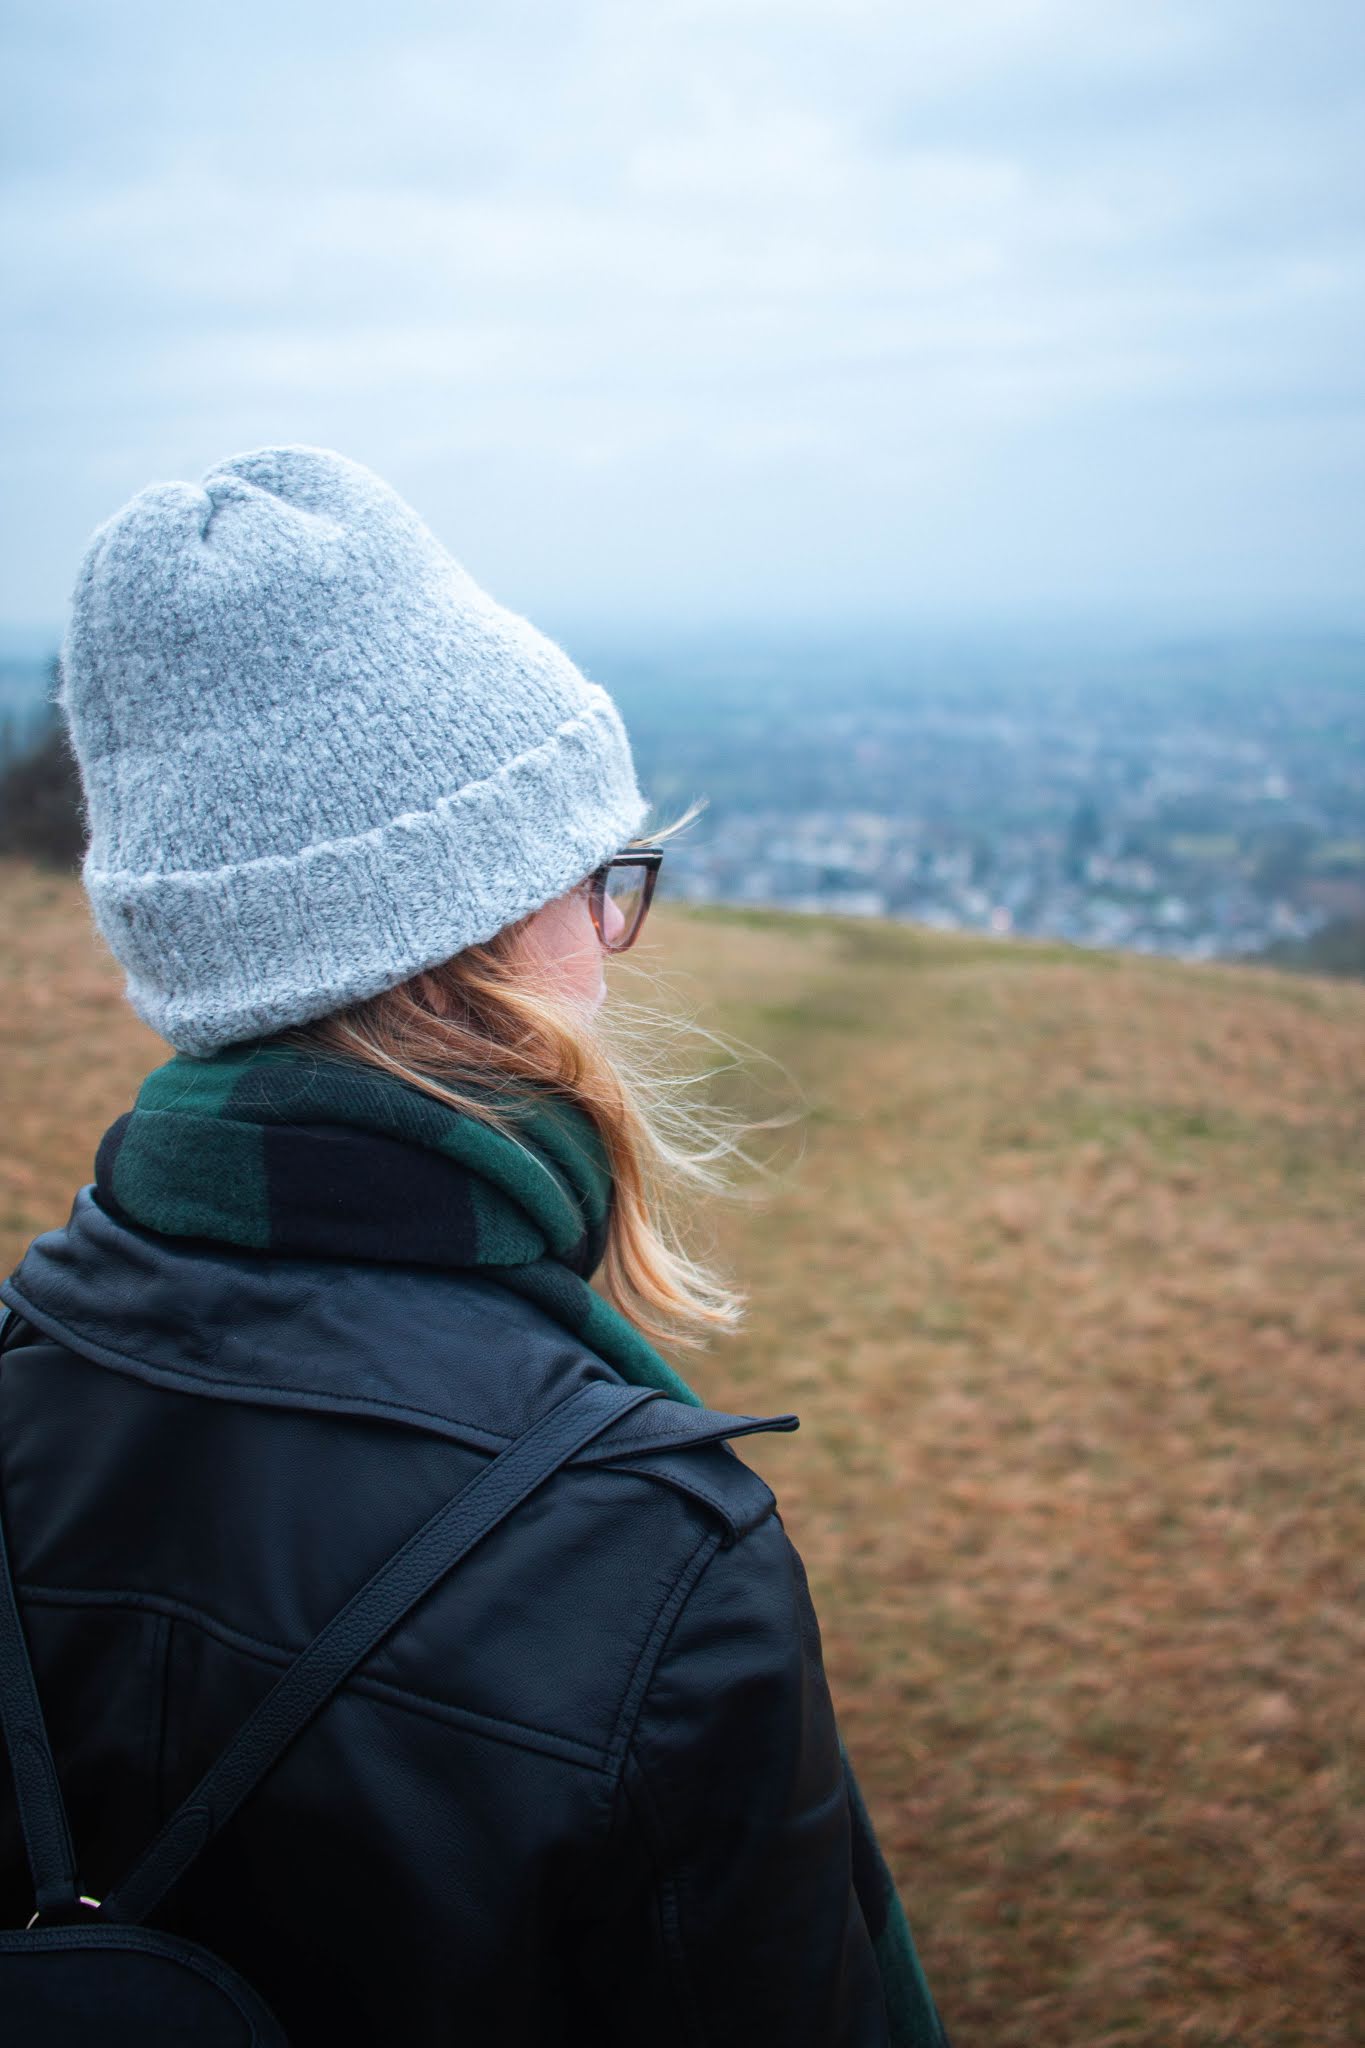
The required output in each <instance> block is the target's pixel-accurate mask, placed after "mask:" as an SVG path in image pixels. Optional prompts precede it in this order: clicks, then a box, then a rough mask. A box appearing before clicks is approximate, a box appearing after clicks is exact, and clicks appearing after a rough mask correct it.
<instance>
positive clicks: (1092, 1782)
mask: <svg viewBox="0 0 1365 2048" xmlns="http://www.w3.org/2000/svg"><path fill="white" fill-rule="evenodd" d="M649 939H650V944H649V946H648V948H646V946H645V945H644V943H643V942H642V944H641V946H640V947H639V948H637V954H638V955H639V956H640V959H641V961H642V963H643V965H644V966H645V968H646V970H648V969H649V968H650V967H651V966H652V967H654V968H657V969H659V970H661V972H662V974H663V976H664V980H665V986H666V988H667V989H668V991H669V992H670V993H671V995H672V996H676V998H677V999H678V1000H679V1001H680V1002H681V1003H682V1005H683V1006H684V1007H686V1008H687V1009H689V1010H692V1009H699V1010H700V1013H701V1016H702V1020H703V1021H704V1022H708V1023H711V1024H715V1025H717V1026H719V1027H720V1028H722V1029H724V1030H726V1031H729V1032H732V1033H735V1034H738V1035H739V1036H741V1037H742V1038H744V1039H746V1040H747V1041H749V1042H750V1043H751V1044H752V1045H754V1046H756V1047H759V1048H761V1049H762V1050H763V1051H764V1052H765V1053H768V1054H772V1055H774V1056H775V1057H776V1058H777V1059H778V1060H779V1061H781V1062H782V1063H783V1066H784V1068H785V1073H786V1075H787V1076H790V1082H789V1083H788V1082H785V1081H784V1082H783V1085H784V1086H786V1088H787V1099H791V1098H792V1096H793V1095H798V1094H799V1098H800V1099H802V1100H803V1101H804V1105H805V1116H804V1120H803V1124H802V1127H801V1137H800V1143H801V1144H802V1145H803V1146H804V1152H803V1154H802V1156H801V1157H800V1158H799V1159H795V1158H793V1157H791V1155H792V1153H793V1152H794V1150H795V1149H796V1147H795V1144H794V1143H793V1142H789V1143H788V1145H787V1154H788V1158H787V1164H786V1166H785V1168H784V1171H783V1174H782V1177H781V1179H780V1181H779V1183H778V1184H777V1186H776V1187H775V1189H774V1191H773V1194H772V1196H771V1198H770V1200H769V1201H768V1202H767V1204H766V1205H765V1206H762V1207H750V1208H744V1209H737V1208H726V1209H724V1210H720V1211H717V1212H715V1215H714V1220H713V1227H714V1229H715V1231H716V1234H717V1243H718V1248H719V1251H720V1254H721V1256H722V1259H723V1262H724V1263H725V1264H726V1266H727V1267H728V1268H729V1269H730V1270H731V1271H732V1272H733V1273H734V1275H735V1277H736V1278H737V1279H738V1280H739V1281H740V1282H741V1284H743V1285H744V1286H745V1287H746V1288H747V1289H748V1290H749V1292H750V1294H751V1298H752V1309H751V1314H750V1318H749V1323H748V1327H747V1329H746V1331H745V1333H744V1334H743V1335H742V1336H740V1337H738V1338H734V1339H729V1340H726V1341H725V1342H723V1343H722V1344H720V1345H718V1346H717V1347H716V1348H715V1349H714V1350H713V1352H712V1353H711V1354H710V1355H709V1356H707V1357H704V1358H701V1359H696V1358H689V1357H687V1356H679V1360H678V1362H679V1363H680V1364H681V1366H682V1368H683V1370H684V1371H685V1372H686V1373H687V1374H688V1376H689V1377H690V1378H691V1379H692V1381H693V1383H694V1384H695V1385H696V1386H697V1387H698V1388H699V1390H700V1391H701V1392H703V1393H704V1394H705V1395H706V1396H707V1397H708V1398H710V1399H712V1400H714V1401H715V1402H716V1403H717V1404H718V1405H720V1406H725V1407H730V1408H738V1409H747V1410H751V1411H759V1412H765V1411H771V1410H774V1409H779V1408H785V1407H789V1406H790V1407H793V1408H795V1409H796V1410H797V1411H798V1412H799V1413H800V1415H801V1417H802V1428H801V1430H800V1432H799V1434H798V1435H796V1436H795V1437H793V1438H790V1439H786V1438H783V1439H776V1438H772V1439H764V1438H757V1439H754V1440H752V1441H751V1442H750V1443H749V1444H746V1445H745V1447H744V1450H745V1455H746V1457H748V1458H749V1459H751V1461H752V1462H753V1463H754V1464H756V1465H757V1466H758V1467H759V1468H760V1469H761V1470H762V1471H763V1472H764V1473H765V1474H766V1476H767V1477H768V1478H769V1479H770V1480H771V1482H772V1483H773V1485H774V1487H775V1488H776V1489H777V1492H778V1495H779V1501H780V1504H781V1508H782V1513H783V1518H784V1520H785V1522H786V1525H787V1528H788V1530H789V1532H790V1533H791V1535H792V1537H793V1539H794V1540H795V1542H796V1543H797V1545H798V1547H799V1548H800V1550H801V1551H802V1554H803V1556H804V1557H805V1559H806V1563H807V1567H808V1569H809V1572H810V1577H811V1583H812V1588H813V1591H814V1595H815V1599H816V1604H817V1608H818V1611H819V1613H820V1616H821V1622H822V1628H823V1634H824V1642H825V1651H826V1659H827V1663H828V1667H829V1671H830V1677H831V1684H832V1687H833V1690H834V1694H835V1699H836V1703H837V1705H838V1708H839V1712H840V1717H841V1721H842V1724H843V1728H844V1732H845V1736H846V1739H847V1741H848V1745H849V1748H850V1751H851V1752H852V1754H853V1757H854V1759H855V1762H856V1763H857V1765H858V1768H859V1774H860V1776H861V1778H862V1780H863V1783H864V1787H865V1790H866V1792H867V1795H868V1800H869V1804H870V1805H871V1806H872V1809H873V1812H874V1814H875V1816H876V1818H877V1820H878V1823H879V1826H880V1828H881V1831H882V1834H883V1837H884V1840H885V1842H886V1845H887V1848H888V1852H889V1854H890V1856H891V1858H892V1861H893V1863H894V1866H895V1868H896V1871H897V1874H898V1876H899V1878H900V1880H901V1882H902V1886H903V1890H904V1894H905V1898H906V1901H907V1905H908V1907H909V1911H910V1916H911V1920H912V1923H913V1925H914V1927H915V1929H916V1933H917V1937H918V1939H919V1943H920V1947H921V1950H922V1952H923V1955H924V1958H925V1963H926V1967H927V1969H928V1973H929V1977H930V1981H931V1982H932V1983H933V1984H934V1986H935V1987H936V1989H937V1992H938V1994H939V1997H940V2000H941V2002H942V2005H943V2007H944V2011H945V2015H946V2017H947V2018H948V2021H949V2024H950V2026H951V2027H952V2028H953V2031H954V2034H955V2037H956V2039H957V2040H958V2042H959V2044H960V2048H1024V2044H1026V2043H1027V2044H1034V2043H1037V2042H1042V2041H1046V2042H1049V2043H1053V2042H1055V2043H1058V2044H1075V2048H1109V2044H1119V2043H1122V2044H1128V2043H1133V2044H1138V2043H1140V2044H1144V2048H1145V2044H1155V2043H1168V2042H1169V2043H1180V2044H1188V2048H1214V2044H1223V2043H1226V2044H1229V2048H1231V2044H1234V2043H1235V2044H1237V2048H1337V2044H1345V2043H1348V2042H1354V2041H1359V2040H1361V2039H1365V2032H1363V2031H1362V2022H1361V2012H1362V2009H1363V2008H1365V1926H1363V1924H1362V1917H1361V1914H1360V1900H1361V1898H1362V1896H1365V1755H1363V1754H1362V1752H1363V1751H1365V1742H1363V1741H1362V1723H1361V1714H1360V1689H1361V1676H1360V1674H1361V1668H1362V1667H1361V1650H1362V1647H1365V1602H1363V1601H1362V1598H1361V1594H1362V1577H1365V1568H1363V1566H1362V1560H1365V1488H1363V1487H1362V1478H1361V1455H1360V1453H1361V1445H1362V1426H1361V1425H1362V1415H1361V1410H1362V1406H1363V1405H1365V1394H1363V1393H1362V1372H1361V1367H1362V1358H1363V1357H1365V1259H1363V1258H1362V1224H1361V1219H1362V1215H1365V1202H1363V1201H1362V1197H1363V1196H1365V1150H1363V1149H1362V1137H1365V1128H1363V1126H1365V989H1362V988H1358V987H1355V986H1353V985H1351V984H1349V983H1334V982H1329V981H1327V980H1321V981H1319V980H1311V979H1291V978H1289V977H1285V976H1279V975H1277V974H1275V973H1274V972H1272V971H1271V970H1268V969H1257V968H1242V967H1237V968H1232V967H1207V968H1192V967H1186V966H1178V965H1173V964H1171V963H1167V962H1161V961H1153V960H1141V959H1127V958H1119V957H1117V956H1114V955H1098V954H1076V953H1073V952H1071V951H1068V950H1065V949H1060V948H1049V947H1042V946H1025V945H1019V944H1014V945H1010V944H1001V943H995V942H987V941H980V940H972V939H966V938H957V937H948V936H940V935H937V934H929V933H924V932H919V931H916V930H913V929H910V928H907V927H900V926H894V925H889V924H882V923H870V922H862V921H841V920H839V919H836V918H806V917H800V916H794V915H786V914H782V913H771V914H764V913H746V912H738V911H720V910H700V909H689V908H684V907H682V906H678V905H672V904H665V905H663V906H661V907H660V909H659V910H658V911H657V912H656V917H655V921H654V923H653V924H652V926H651V930H650V934H649ZM635 960H636V955H632V956H631V960H630V961H622V962H620V963H616V964H615V965H614V966H613V968H612V969H611V970H610V973H611V974H612V975H617V976H620V977H621V980H620V986H621V988H622V991H623V992H624V993H626V994H628V995H630V996H631V997H633V998H636V999H639V998H640V997H641V996H642V995H644V994H645V993H647V990H646V989H645V988H644V987H642V986H641V984H640V983H639V982H638V980H637V979H636V978H635V967H634V964H633V963H634V962H635ZM0 972H3V975H4V979H5V984H6V987H5V994H6V998H7V1000H6V1001H5V1003H4V1007H3V1011H0V1031H3V1033H4V1036H5V1039H6V1044H5V1048H4V1059H3V1064H2V1065H0V1087H3V1090H4V1112H5V1120H4V1127H5V1132H6V1140H7V1142H6V1144H5V1146H4V1148H3V1158H0V1176H3V1179H2V1180H0V1187H2V1189H3V1201H2V1202H0V1227H3V1231H4V1233H5V1242H4V1244H3V1245H2V1246H0V1258H3V1260H4V1262H5V1266H6V1269H7V1268H8V1266H9V1265H10V1264H12V1263H13V1261H14V1259H15V1258H17V1256H18V1254H19V1252H20V1251H21V1249H22V1246H23V1244H24V1242H25V1241H26V1240H27V1238H28V1236H29V1235H31V1234H32V1233H33V1232H34V1231H36V1230H38V1229H40V1228H43V1227H46V1226H47V1225H49V1224H51V1223H53V1222H56V1221H58V1220H60V1219H61V1218H62V1217H63V1216H64V1215H65V1213H66V1210H67V1207H68V1205H69V1202H70V1198H71V1194H72V1192H73V1190H74V1189H75V1188H76V1187H77V1186H78V1185H79V1184H80V1183H81V1182H82V1181H83V1180H85V1179H87V1178H88V1177H89V1170H90V1160H91V1156H92V1153H93V1148H94V1144H95V1141H96V1139H97V1137H98V1135H99V1133H100V1131H101V1130H102V1129H103V1127H104V1125H105V1124H106V1123H107V1122H108V1121H109V1120H110V1119H111V1118H112V1117H113V1116H115V1115H116V1114H117V1113H118V1112H119V1111H120V1110H121V1109H123V1108H125V1107H126V1106H127V1103H128V1100H129V1098H130V1094H131V1091H132V1089H133V1088H134V1086H135V1085H136V1081H137V1080H138V1078H140V1076H141V1074H142V1073H143V1072H144V1071H145V1070H146V1068H147V1067H148V1066H150V1065H151V1064H153V1063H154V1062H155V1061H156V1060H158V1059H159V1058H161V1057H163V1056H164V1051H163V1049H162V1048H161V1046H160V1044H159V1041H157V1040H156V1039H154V1038H153V1037H152V1036H151V1034H150V1033H148V1032H146V1031H145V1030H144V1029H143V1028H142V1027H141V1026H140V1025H138V1024H137V1022H136V1021H135V1020H134V1019H133V1018H132V1016H131V1014H130V1013H129V1012H127V1010H126V1009H125V1008H124V1006H123V1004H122V1001H121V998H120V995H119V978H118V975H117V972H116V970H114V969H113V967H112V966H111V965H110V964H109V963H108V962H107V961H106V960H104V959H103V958H102V956H101V955H100V953H99V952H98V951H97V949H96V947H95V945H94V943H93V941H92V940H91V938H90V937H89V934H88V927H87V923H86V919H85V914H84V910H83V902H82V899H81V897H80V894H79V890H78V888H77V886H76V885H75V884H74V883H73V882H68V881H65V880H52V879H46V880H45V879H41V878H38V877H36V876H35V875H34V874H33V873H32V872H31V871H30V870H27V869H24V868H20V867H17V866H10V867H8V868H3V867H0ZM764 1071H765V1072H766V1076H767V1080H768V1081H769V1082H771V1080H772V1079H773V1076H774V1073H775V1071H776V1070H774V1069H772V1068H768V1069H766V1070H764ZM759 1078H763V1074H762V1073H760V1076H759ZM778 1078H779V1080H781V1078H782V1077H781V1076H780V1075H779V1076H778ZM774 1099H775V1098H774V1097H773V1096H772V1094H771V1093H770V1094H769V1097H768V1100H769V1102H770V1103H772V1102H773V1100H774Z"/></svg>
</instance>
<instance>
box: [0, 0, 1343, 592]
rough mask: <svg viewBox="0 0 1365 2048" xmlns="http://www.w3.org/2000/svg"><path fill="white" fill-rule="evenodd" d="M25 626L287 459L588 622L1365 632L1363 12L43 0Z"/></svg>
mask: <svg viewBox="0 0 1365 2048" xmlns="http://www.w3.org/2000/svg"><path fill="white" fill-rule="evenodd" d="M7 19H8V26H7V28H6V30H5V40H6V48H5V51H4V53H3V54H4V60H5V72H4V76H5V87H4V92H5V119H4V141H3V150H4V183H3V214H4V246H5V251H6V257H5V263H4V269H3V295H4V308H5V315H6V318H5V323H4V324H5V341H4V360H3V362H2V363H0V407H2V408H3V436H2V440H0V469H2V473H3V546H2V547H0V626H8V627H10V628H16V627H36V628H39V629H45V628H46V627H48V626H49V625H50V624H53V625H55V624H59V623H60V620H61V617H62V615H63V612H64V609H65V604H66V599H67V595H68V592H69V589H70V585H71V581H72V577H73V575H74V571H75V566H76V563H77V561H78V560H79V555H80V551H81V548H82V546H83V544H84V541H85V538H86V535H87V534H88V532H89V530H90V528H91V527H92V526H93V525H94V524H95V523H96V522H97V521H98V520H99V519H101V518H103V517H104V516H106V515H107V514H108V513H109V512H111V511H112V510H114V508H115V507H116V506H117V505H119V504H120V503H121V502H122V501H123V500H124V499H125V498H126V497H127V496H129V495H130V494H131V492H133V491H134V490H136V489H137V488H139V487H140V486H141V485H142V484H144V483H146V482H148V481H150V480H151V479H152V478H157V477H175V476H188V477H192V476H197V475H199V474H200V473H202V471H203V470H204V469H205V468H207V467H208V466H209V465H210V464H211V463H212V462H214V461H215V460H216V459H217V458H219V457H221V456H223V455H225V454H228V453H230V452H232V451H234V450H239V449H243V448H248V447H253V446H256V445H259V444H261V443H264V442H268V441H285V440H288V441H309V442H315V443H321V444H325V445H329V446H332V447H337V448H340V449H342V450H344V451H345V452H346V453H348V454H351V455H354V456H357V457H359V458H360V459H361V460H363V461H366V462H368V463H370V464H371V465H372V466H373V467H374V468H376V469H378V470H379V471H380V472H381V473H382V474H383V475H385V476H386V477H388V478H389V480H390V481H391V482H393V483H395V484H396V485H397V486H398V488H399V489H400V490H402V491H403V492H404V493H405V494H406V495H407V496H408V497H409V498H410V499H411V500H412V501H413V503H414V504H416V505H417V507H418V508H419V510H420V511H421V512H422V513H423V514H424V515H425V516H426V517H427V518H428V520H429V521H430V522H431V524H432V525H433V526H435V528H436V530H437V531H438V532H439V533H440V534H441V536H442V538H443V539H445V540H446V542H447V543H448V545H449V546H450V547H451V548H452V550H453V551H454V552H455V553H456V554H457V555H458V556H459V557H460V558H461V559H462V560H463V561H464V562H465V563H466V565H467V566H468V567H469V568H470V569H471V570H472V571H473V573H474V574H475V575H476V576H478V577H479V578H480V580H481V581H483V582H484V583H485V584H487V586H488V587H489V588H490V589H491V590H492V591H493V592H494V594H495V595H496V596H498V597H500V598H501V599H502V600H503V601H504V602H506V603H509V604H512V605H515V606H516V607H517V608H518V609H521V610H525V611H528V612H529V613H530V614H531V616H532V617H534V618H536V619H537V621H538V622H539V623H542V624H544V625H546V627H547V628H548V629H550V630H563V629H565V628H566V627H567V626H568V625H569V624H570V623H574V622H582V623H583V624H585V625H591V626H601V625H604V624H610V623H612V622H616V621H619V622H621V623H623V624H625V625H627V626H630V625H633V624H635V623H642V622H651V621H656V622H657V621H680V620H686V621H690V622H694V623H703V624H705V623H708V622H712V621H717V622H719V621H726V620H729V621H736V620H752V621H755V622H758V623H760V624H761V623H763V622H764V621H767V620H779V621H783V622H792V621H795V622H798V623H799V622H802V621H828V622H835V623H837V622H838V621H840V620H842V619H850V618H853V619H858V620H861V621H877V620H880V619H885V620H888V621H890V620H896V621H901V620H909V621H914V620H916V619H930V618H934V619H952V618H955V617H957V618H963V619H984V618H987V617H993V616H999V617H1001V618H1005V619H1008V618H1009V617H1011V616H1014V615H1019V616H1023V615H1025V614H1028V615H1048V614H1056V615H1058V616H1061V615H1066V614H1077V615H1079V614H1082V613H1084V614H1098V615H1103V614H1104V613H1105V611H1106V609H1107V608H1108V609H1110V610H1112V611H1114V613H1115V614H1116V615H1117V614H1118V613H1119V612H1123V613H1125V614H1127V615H1130V616H1138V617H1151V618H1152V619H1154V620H1155V619H1158V618H1161V619H1165V618H1168V617H1169V618H1176V617H1180V618H1186V619H1191V620H1204V619H1207V620H1208V621H1209V622H1211V623H1214V622H1222V621H1224V620H1232V619H1242V618H1249V619H1253V620H1254V619H1259V618H1261V617H1267V618H1269V617H1276V618H1278V617H1281V616H1282V617H1284V618H1286V619H1290V618H1293V619H1301V620H1306V621H1319V622H1332V623H1340V622H1342V621H1361V620H1365V586H1363V584H1362V563H1365V517H1363V515H1362V507H1363V506H1365V488H1363V487H1365V317H1363V315H1365V207H1363V206H1362V200H1363V199H1365V7H1362V5H1361V4H1360V0H1180V4H1169V0H952V4H951V5H948V4H946V0H895V4H891V0H585V4H578V0H549V4H539V0H492V4H485V0H477V4H463V5H462V4H459V0H446V4H444V5H440V6H435V5H430V6H428V5H419V4H409V0H390V4H389V5H388V6H387V7H384V8H380V7H378V6H375V5H374V4H373V0H366V4H365V5H364V6H355V5H352V4H350V0H325V4H313V0H299V4H291V0H285V4H280V0H272V4H270V5H263V4H260V0H235V4H234V5H233V6H232V7H230V8H214V9H199V8H194V7H188V6H185V5H183V4H179V0H177V4H175V5H173V6H172V5H166V4H160V0H159V4H155V5H142V4H139V0H119V4H118V5H116V6H115V5H109V4H107V0H86V4H80V5H70V4H66V0H10V4H9V7H8V10H7Z"/></svg>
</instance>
